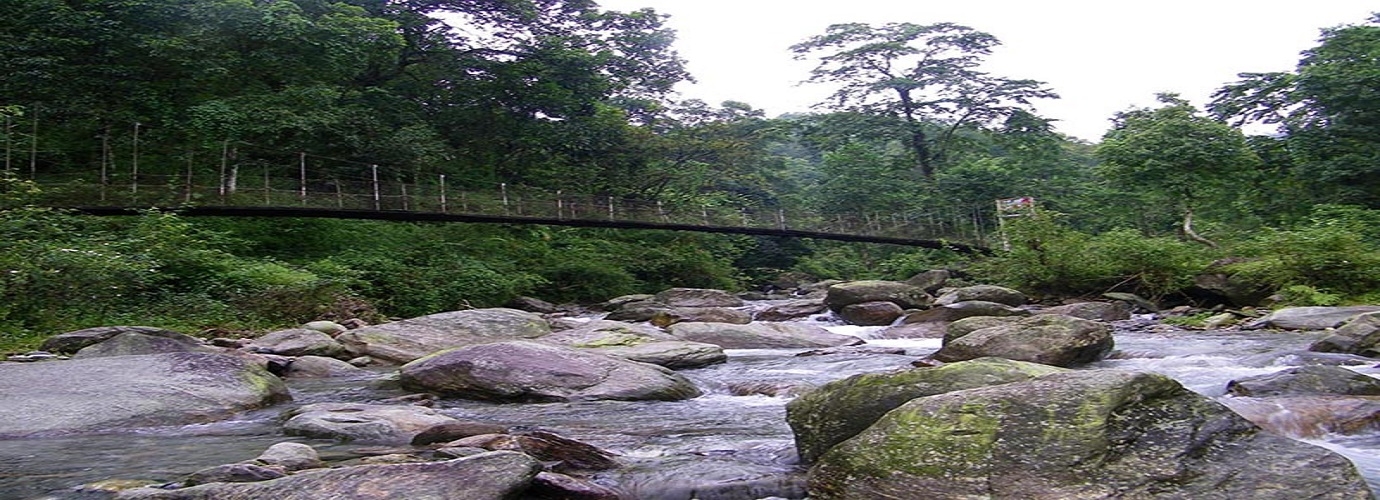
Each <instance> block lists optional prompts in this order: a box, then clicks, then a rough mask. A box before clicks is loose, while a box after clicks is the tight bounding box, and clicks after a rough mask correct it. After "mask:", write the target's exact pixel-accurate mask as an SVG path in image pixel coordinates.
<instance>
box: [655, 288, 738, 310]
mask: <svg viewBox="0 0 1380 500" xmlns="http://www.w3.org/2000/svg"><path fill="white" fill-rule="evenodd" d="M655 300H656V301H657V302H660V303H662V304H666V305H669V306H673V307H740V306H742V305H743V299H740V298H738V297H737V296H735V295H733V294H731V293H728V292H725V291H723V290H713V289H708V288H672V289H669V290H662V291H660V292H658V293H657V294H656V295H655Z"/></svg>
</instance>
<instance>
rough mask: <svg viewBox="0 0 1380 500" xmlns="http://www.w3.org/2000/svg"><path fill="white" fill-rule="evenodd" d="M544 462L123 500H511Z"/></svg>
mask: <svg viewBox="0 0 1380 500" xmlns="http://www.w3.org/2000/svg"><path fill="white" fill-rule="evenodd" d="M541 469H542V466H541V462H538V461H537V460H536V459H534V458H532V457H529V456H527V455H524V454H522V453H517V452H511V451H494V452H488V453H482V454H479V455H474V456H470V457H465V458H458V459H455V460H448V461H445V462H425V463H409V464H389V465H359V466H354V467H342V468H338V469H318V470H309V471H304V472H299V473H297V474H293V475H291V476H288V477H284V478H281V479H274V480H270V481H262V482H256V483H211V484H205V485H201V486H193V487H190V488H183V489H179V490H159V489H153V488H139V489H134V490H127V491H123V492H120V493H119V494H118V495H116V497H115V498H117V499H119V500H136V499H137V500H261V499H265V498H272V499H274V500H343V499H348V500H394V499H399V498H408V499H418V500H425V499H436V500H441V499H447V500H451V499H454V500H508V499H511V498H516V497H517V495H519V494H520V493H522V492H523V491H524V490H526V489H527V487H528V486H529V485H531V483H532V480H533V478H535V477H536V476H537V473H539V472H541Z"/></svg>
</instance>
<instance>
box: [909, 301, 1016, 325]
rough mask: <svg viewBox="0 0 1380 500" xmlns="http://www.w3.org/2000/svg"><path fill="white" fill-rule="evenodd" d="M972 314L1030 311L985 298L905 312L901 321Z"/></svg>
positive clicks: (931, 320) (954, 318) (929, 320)
mask: <svg viewBox="0 0 1380 500" xmlns="http://www.w3.org/2000/svg"><path fill="white" fill-rule="evenodd" d="M973 316H1001V317H1005V316H1030V311H1027V310H1025V309H1020V308H1017V307H1011V306H1008V305H1006V304H1002V303H998V302H988V301H985V300H965V301H963V302H955V303H952V304H945V305H942V306H935V307H932V308H930V309H926V310H924V311H916V312H913V313H910V314H907V315H906V317H905V318H904V319H902V320H901V322H902V323H935V322H947V321H958V320H960V319H963V318H971V317H973Z"/></svg>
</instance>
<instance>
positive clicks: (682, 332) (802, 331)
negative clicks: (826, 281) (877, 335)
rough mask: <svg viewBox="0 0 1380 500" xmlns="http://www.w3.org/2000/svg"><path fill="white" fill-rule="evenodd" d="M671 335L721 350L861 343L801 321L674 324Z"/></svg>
mask: <svg viewBox="0 0 1380 500" xmlns="http://www.w3.org/2000/svg"><path fill="white" fill-rule="evenodd" d="M668 330H670V332H671V335H674V336H675V337H676V338H679V339H681V340H688V341H690V342H703V343H706V344H714V345H717V346H720V347H723V348H724V349H789V348H797V347H834V346H841V345H855V344H861V343H862V342H863V341H862V339H859V338H857V337H854V336H851V335H840V334H837V333H833V332H830V331H829V330H825V329H824V328H822V327H819V326H815V325H809V324H803V323H752V324H747V325H731V324H727V323H676V324H674V325H671V326H670V328H668Z"/></svg>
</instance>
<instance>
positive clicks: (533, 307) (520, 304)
mask: <svg viewBox="0 0 1380 500" xmlns="http://www.w3.org/2000/svg"><path fill="white" fill-rule="evenodd" d="M503 306H504V307H507V308H509V309H517V310H519V311H527V312H534V313H538V314H552V313H556V312H559V311H560V310H561V308H559V307H556V304H552V303H550V302H547V301H545V300H541V299H538V298H536V297H516V298H514V299H513V300H510V301H508V303H507V304H504V305H503Z"/></svg>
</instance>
